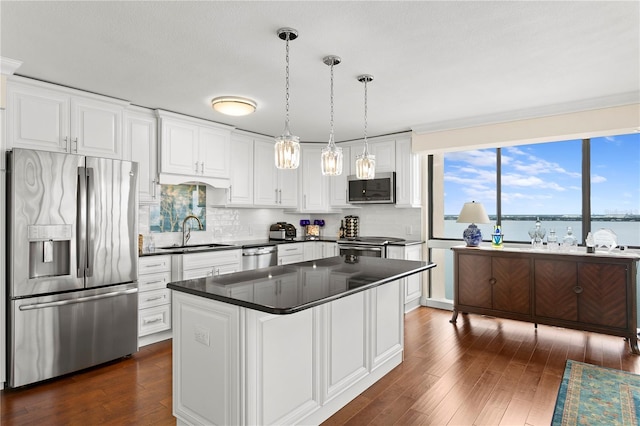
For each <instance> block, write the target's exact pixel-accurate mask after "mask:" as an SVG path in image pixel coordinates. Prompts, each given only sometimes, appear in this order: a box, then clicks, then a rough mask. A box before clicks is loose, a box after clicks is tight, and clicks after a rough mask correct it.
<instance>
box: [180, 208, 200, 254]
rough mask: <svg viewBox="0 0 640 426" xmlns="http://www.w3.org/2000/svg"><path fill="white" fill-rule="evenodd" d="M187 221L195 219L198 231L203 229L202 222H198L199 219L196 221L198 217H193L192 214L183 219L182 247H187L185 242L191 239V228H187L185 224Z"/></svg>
mask: <svg viewBox="0 0 640 426" xmlns="http://www.w3.org/2000/svg"><path fill="white" fill-rule="evenodd" d="M189 219H195V220H197V221H198V228H199V229H200V230H203V229H204V228H203V227H202V222H200V219H198V216H194V215H192V214H190V215H188V216H187V217H185V218H184V220H183V221H182V246H183V247H184V246H186V245H187V241H189V238H191V227H189V228H187V227H186V225H187V222H188V221H189Z"/></svg>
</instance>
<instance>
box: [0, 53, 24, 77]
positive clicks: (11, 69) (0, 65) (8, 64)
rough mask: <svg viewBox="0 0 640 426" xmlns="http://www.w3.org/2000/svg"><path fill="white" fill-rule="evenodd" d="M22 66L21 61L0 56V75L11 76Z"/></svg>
mask: <svg viewBox="0 0 640 426" xmlns="http://www.w3.org/2000/svg"><path fill="white" fill-rule="evenodd" d="M21 65H22V61H18V60H16V59H11V58H5V57H2V56H0V74H2V75H13V74H14V73H15V72H16V70H17V69H18V68H20V66H21Z"/></svg>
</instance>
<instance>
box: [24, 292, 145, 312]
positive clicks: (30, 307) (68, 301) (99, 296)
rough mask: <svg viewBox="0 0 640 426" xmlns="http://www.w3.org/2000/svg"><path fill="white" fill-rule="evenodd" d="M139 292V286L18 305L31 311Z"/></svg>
mask: <svg viewBox="0 0 640 426" xmlns="http://www.w3.org/2000/svg"><path fill="white" fill-rule="evenodd" d="M137 292H138V289H137V288H130V289H128V290H123V291H112V292H111V293H104V294H97V295H95V296H85V297H78V298H76V299H66V300H58V301H56V302H45V303H32V304H30V305H20V306H18V309H20V310H21V311H30V310H33V309H43V308H52V307H55V306H64V305H72V304H74V303H84V302H88V301H91V300H98V299H106V298H109V297H115V296H122V295H125V294H133V293H137Z"/></svg>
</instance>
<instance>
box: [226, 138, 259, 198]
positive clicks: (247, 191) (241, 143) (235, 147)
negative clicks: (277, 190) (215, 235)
mask: <svg viewBox="0 0 640 426" xmlns="http://www.w3.org/2000/svg"><path fill="white" fill-rule="evenodd" d="M229 172H230V175H231V186H230V187H229V191H228V204H229V205H232V206H250V205H253V138H251V137H248V136H243V135H236V134H234V135H232V136H231V167H230V169H229Z"/></svg>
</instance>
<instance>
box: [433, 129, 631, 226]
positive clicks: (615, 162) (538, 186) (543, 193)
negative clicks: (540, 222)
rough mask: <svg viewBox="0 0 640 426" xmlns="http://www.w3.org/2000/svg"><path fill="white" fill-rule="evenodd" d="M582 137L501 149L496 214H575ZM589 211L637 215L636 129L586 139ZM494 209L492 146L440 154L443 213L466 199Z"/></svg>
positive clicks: (490, 211)
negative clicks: (499, 208)
mask: <svg viewBox="0 0 640 426" xmlns="http://www.w3.org/2000/svg"><path fill="white" fill-rule="evenodd" d="M581 148H582V141H581V140H573V141H564V142H552V143H544V144H535V145H520V146H515V147H504V148H503V149H502V214H503V215H518V214H528V215H531V214H540V215H546V214H580V211H581V205H582V201H581V199H582V189H581V185H582V182H581V176H582V171H581V168H582V154H581ZM591 187H592V194H591V195H592V197H591V211H592V214H595V215H597V214H607V213H633V214H640V134H639V133H634V134H630V135H623V136H614V137H603V138H593V139H592V140H591ZM472 200H474V201H479V202H481V203H482V204H483V205H484V206H485V209H486V210H487V213H488V214H490V215H491V214H495V213H496V207H495V205H496V201H495V200H496V156H495V149H487V150H474V151H464V152H452V153H447V154H446V155H445V214H447V215H457V214H459V213H460V209H461V208H462V205H463V204H464V203H465V202H467V201H472Z"/></svg>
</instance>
